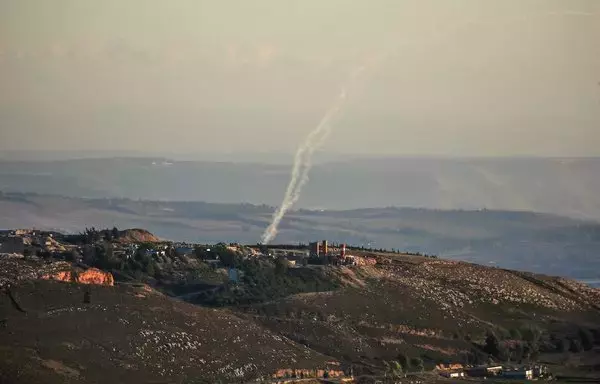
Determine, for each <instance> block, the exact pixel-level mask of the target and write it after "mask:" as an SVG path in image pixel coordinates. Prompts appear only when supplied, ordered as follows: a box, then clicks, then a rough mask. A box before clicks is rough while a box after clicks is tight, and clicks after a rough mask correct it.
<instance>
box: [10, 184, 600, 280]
mask: <svg viewBox="0 0 600 384" xmlns="http://www.w3.org/2000/svg"><path fill="white" fill-rule="evenodd" d="M0 212H2V214H1V215H0V228H19V227H37V228H40V229H52V230H60V231H67V232H78V231H80V230H81V229H82V228H85V227H91V226H95V227H98V228H104V227H108V228H112V227H113V226H117V227H119V228H147V229H148V230H150V231H151V232H153V233H155V234H157V235H158V236H159V237H161V238H165V239H171V240H179V241H190V242H203V243H215V242H219V241H224V242H231V241H238V242H241V243H256V242H257V241H258V240H259V239H260V235H261V233H262V231H263V230H264V228H266V226H267V224H268V222H269V220H270V217H271V214H272V212H273V208H272V207H268V206H256V205H250V204H210V203H202V202H166V201H143V200H128V199H81V198H69V197H60V196H47V195H34V194H21V193H3V194H0ZM321 238H323V239H329V240H330V241H333V242H345V243H348V244H353V245H358V246H361V245H362V246H367V247H373V248H386V249H392V248H394V249H400V250H403V251H411V252H421V253H427V254H436V255H439V256H442V257H447V258H452V259H457V260H466V261H471V262H477V263H480V264H486V265H496V266H501V267H504V268H511V269H517V270H524V271H532V272H539V273H546V274H551V275H560V276H567V277H572V278H578V279H584V278H587V279H598V278H600V276H599V275H598V271H599V270H600V259H598V258H597V255H598V252H599V251H600V224H598V223H597V222H593V221H583V220H577V219H571V218H565V217H561V216H556V215H550V214H541V213H532V212H516V211H491V210H477V211H442V210H426V209H412V208H372V209H356V210H346V211H309V210H297V211H293V212H290V213H289V215H288V216H286V218H285V219H284V220H283V222H282V223H281V227H280V232H279V235H278V237H277V239H276V240H277V241H278V242H284V243H294V242H302V243H308V242H309V241H314V240H315V239H321Z"/></svg>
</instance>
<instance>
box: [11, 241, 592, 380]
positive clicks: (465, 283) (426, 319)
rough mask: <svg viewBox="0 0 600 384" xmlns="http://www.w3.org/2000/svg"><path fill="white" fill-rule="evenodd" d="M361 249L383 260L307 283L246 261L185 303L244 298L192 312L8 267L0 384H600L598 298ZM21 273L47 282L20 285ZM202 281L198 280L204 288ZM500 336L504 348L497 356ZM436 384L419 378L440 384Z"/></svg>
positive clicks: (136, 287) (26, 266)
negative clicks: (504, 370) (550, 379)
mask: <svg viewBox="0 0 600 384" xmlns="http://www.w3.org/2000/svg"><path fill="white" fill-rule="evenodd" d="M353 252H354V253H355V254H356V255H358V256H368V257H374V258H376V259H377V262H378V263H377V264H376V265H375V266H368V267H333V266H323V267H319V268H316V269H315V268H314V267H313V268H306V271H305V272H306V273H302V274H299V273H300V272H302V271H303V270H304V268H296V269H292V268H290V269H288V270H278V269H277V267H276V268H275V270H274V272H273V271H271V272H269V271H270V270H271V269H270V268H271V267H269V266H268V265H269V264H268V262H266V264H262V265H263V266H262V267H259V265H260V264H255V263H254V261H247V262H245V263H250V264H247V265H245V264H241V265H240V270H241V271H242V279H241V281H240V282H239V284H238V285H235V286H233V285H225V286H223V287H222V288H221V289H220V290H214V289H210V290H209V291H207V292H206V293H204V294H202V293H197V294H192V295H187V297H186V300H188V301H190V302H196V303H198V302H199V300H200V298H201V297H202V298H203V299H202V300H204V301H206V299H207V298H208V297H210V295H219V296H223V295H229V293H228V292H230V293H234V297H235V298H237V299H234V300H233V301H229V302H227V303H225V302H221V304H220V306H219V307H206V306H203V305H194V304H192V303H185V302H182V301H180V300H178V299H175V298H171V297H168V296H165V295H164V294H162V293H160V292H158V291H156V290H155V289H152V288H150V287H148V286H147V285H145V284H142V283H141V282H138V283H135V282H130V283H127V284H125V283H123V282H121V283H118V284H116V285H115V286H114V287H111V286H100V285H92V286H84V285H81V284H74V283H65V282H57V281H48V280H40V279H39V277H40V276H42V275H44V274H45V273H47V272H48V271H52V270H54V271H60V270H65V268H67V267H68V263H65V262H58V263H57V262H51V260H46V261H41V260H38V261H36V260H35V259H32V260H29V261H27V260H23V259H16V258H6V257H5V258H2V259H0V277H4V280H3V281H4V283H3V286H4V288H3V290H4V291H3V294H2V295H0V320H1V321H2V322H1V324H0V333H1V334H2V337H0V382H2V383H14V384H21V383H30V382H36V383H62V382H72V383H101V382H102V383H103V382H106V381H114V382H124V383H127V382H131V383H133V382H135V383H249V382H254V380H255V379H257V378H258V377H265V378H267V377H271V376H273V375H274V374H284V373H285V372H293V371H296V372H300V370H305V371H306V372H316V370H319V369H325V368H327V369H330V370H331V371H332V372H334V371H335V372H337V371H339V372H341V371H342V370H343V371H345V372H346V374H348V372H350V371H351V372H352V373H353V374H354V375H356V376H364V375H376V376H377V375H383V374H385V373H386V372H387V369H388V368H386V366H387V364H388V363H391V362H394V361H397V362H400V364H401V365H402V367H403V369H404V370H405V371H409V372H418V371H421V370H425V371H430V370H431V369H433V368H435V366H436V365H439V364H443V363H445V364H449V363H454V364H456V363H460V364H463V365H467V364H470V365H476V364H481V363H486V362H487V361H488V359H490V358H491V359H492V360H494V361H500V362H502V361H505V360H506V359H510V360H511V361H512V362H513V363H528V362H535V361H540V360H541V361H550V362H552V363H551V364H550V368H551V369H552V370H553V371H554V372H559V373H560V372H568V373H569V374H571V375H573V374H575V375H579V376H582V375H584V376H586V377H596V378H597V379H599V380H600V373H599V372H598V371H597V368H593V367H594V366H596V367H597V364H598V355H597V352H594V351H600V328H599V327H598V324H600V290H597V289H592V288H589V287H587V286H584V285H582V284H579V283H576V282H573V281H570V280H566V279H562V278H552V277H547V276H543V275H535V274H529V273H521V272H515V271H510V270H503V269H499V268H489V267H483V266H478V265H474V264H468V263H463V262H456V261H448V260H442V259H433V258H428V257H420V256H410V255H402V254H387V253H372V252H357V251H353ZM48 263H50V264H48ZM179 265H185V268H187V269H189V268H190V266H191V265H194V264H193V263H191V262H190V261H189V260H188V261H187V262H185V263H184V264H181V263H180V264H179ZM195 265H198V267H197V268H200V269H202V268H205V267H203V266H202V262H198V261H196V263H195ZM175 267H176V265H175ZM256 267H259V268H262V269H263V272H260V269H259V270H256ZM176 268H178V267H176ZM252 268H254V269H252ZM264 268H267V269H266V270H264ZM16 270H18V271H23V270H30V271H34V272H35V271H36V270H38V271H39V272H38V273H24V274H21V275H19V276H17V277H15V276H16V274H15V271H16ZM252 270H254V272H252ZM42 271H43V273H41V272H42ZM259 272H260V273H261V274H260V275H259V274H257V273H259ZM266 272H268V274H264V273H266ZM273 273H275V274H274V275H273ZM252 276H254V277H252ZM259 276H262V277H261V279H262V280H261V281H260V286H257V285H256V283H257V282H258V280H256V278H258V277H259ZM268 276H271V277H268ZM294 276H296V277H294ZM317 276H326V277H327V279H328V280H329V281H330V282H331V285H330V286H329V287H328V288H327V289H326V290H323V289H316V290H315V289H311V286H313V287H317V286H319V284H316V285H314V284H313V285H311V284H306V283H310V282H311V281H312V282H316V280H314V279H315V278H317ZM298 277H300V278H301V280H302V281H304V283H303V285H302V288H301V289H302V290H303V292H302V293H299V294H284V295H283V296H281V295H280V293H281V291H277V292H276V291H272V290H269V289H268V287H269V286H271V285H273V284H276V283H277V284H279V282H282V283H284V284H286V285H288V288H286V289H288V290H289V288H290V287H291V286H290V285H289V284H293V281H299V280H298ZM321 278H322V277H321ZM199 279H200V280H196V281H194V282H191V281H187V284H192V285H193V286H195V287H196V286H198V285H199V283H201V281H202V277H199ZM265 279H266V280H265ZM7 281H10V291H9V290H7V289H6V287H7V284H6V282H7ZM142 281H147V282H148V283H151V284H157V283H158V282H159V281H156V280H155V279H153V278H151V277H149V276H147V277H142ZM159 285H160V284H159ZM86 287H91V289H90V290H88V292H90V293H89V298H88V299H89V300H88V302H86V299H85V295H86V293H85V292H86V290H87V288H86ZM257 287H260V290H259V291H256V288H257ZM321 287H325V285H323V281H321ZM294 289H296V288H294ZM247 294H252V295H256V294H258V296H254V297H255V298H256V299H258V301H256V300H253V301H252V302H247V301H246V300H245V299H244V297H245V295H247ZM202 300H200V302H202ZM236 300H238V302H236ZM490 334H493V335H494V337H495V340H497V343H498V344H497V347H496V348H497V349H496V350H488V349H487V346H486V345H487V338H489V335H490ZM570 351H571V352H570ZM586 351H587V352H586ZM288 370H289V371H288ZM349 370H350V371H349ZM436 376H437V374H436V373H435V372H432V373H427V374H424V375H422V376H421V379H420V380H421V382H424V383H433V382H437V381H438V379H436ZM367 382H368V381H367ZM442 382H443V381H442Z"/></svg>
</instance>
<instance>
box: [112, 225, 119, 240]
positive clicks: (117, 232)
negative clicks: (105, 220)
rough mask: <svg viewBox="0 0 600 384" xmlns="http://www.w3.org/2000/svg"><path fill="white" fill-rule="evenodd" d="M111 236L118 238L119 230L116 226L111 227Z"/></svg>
mask: <svg viewBox="0 0 600 384" xmlns="http://www.w3.org/2000/svg"><path fill="white" fill-rule="evenodd" d="M112 238H113V239H118V238H119V230H118V229H117V227H113V229H112Z"/></svg>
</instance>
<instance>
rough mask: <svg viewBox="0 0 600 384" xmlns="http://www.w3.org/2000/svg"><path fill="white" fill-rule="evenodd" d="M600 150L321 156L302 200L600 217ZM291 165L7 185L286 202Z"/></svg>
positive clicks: (28, 170)
mask: <svg viewBox="0 0 600 384" xmlns="http://www.w3.org/2000/svg"><path fill="white" fill-rule="evenodd" d="M599 170H600V158H462V159H461V158H427V157H414V158H410V157H406V158H360V159H354V160H347V161H336V162H323V163H319V164H316V165H315V166H314V168H313V169H312V170H311V173H310V175H309V176H310V181H309V183H308V184H307V185H306V187H305V189H304V191H303V193H302V196H301V198H300V200H299V201H298V204H297V207H298V208H310V209H320V208H323V209H339V210H347V209H357V208H365V207H367V208H370V207H385V206H403V207H423V208H433V209H445V210H453V209H469V210H473V209H483V208H487V209H496V210H520V211H536V212H548V213H554V214H559V215H563V216H569V217H575V218H583V219H593V220H600V195H598V194H597V193H596V191H598V190H600V178H599V177H597V175H598V174H599ZM289 172H290V166H289V165H282V164H266V163H235V162H208V161H175V160H169V159H167V158H160V157H156V158H143V157H139V158H123V157H120V158H105V159H89V158H88V159H75V160H61V161H50V162H43V161H2V160H0V190H3V191H12V192H35V193H41V194H57V195H66V196H71V197H89V198H115V197H119V198H131V199H138V198H139V199H145V200H168V201H208V202H213V203H230V204H237V203H242V202H248V203H252V204H259V205H260V204H267V205H271V206H275V205H278V204H279V203H280V200H281V197H282V195H283V193H284V191H285V188H286V185H287V182H288V180H289Z"/></svg>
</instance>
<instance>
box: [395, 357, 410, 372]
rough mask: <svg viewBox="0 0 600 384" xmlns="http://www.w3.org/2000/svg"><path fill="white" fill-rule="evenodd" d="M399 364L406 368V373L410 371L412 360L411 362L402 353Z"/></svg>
mask: <svg viewBox="0 0 600 384" xmlns="http://www.w3.org/2000/svg"><path fill="white" fill-rule="evenodd" d="M398 362H399V363H400V365H401V366H403V367H404V369H405V370H406V371H409V370H410V360H409V358H408V357H407V356H406V355H404V354H402V353H400V354H399V355H398Z"/></svg>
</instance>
